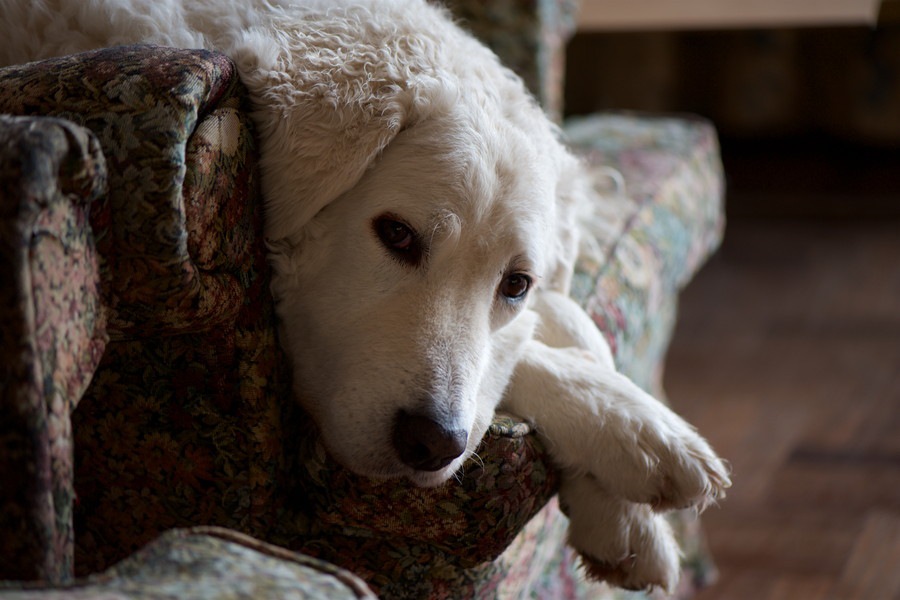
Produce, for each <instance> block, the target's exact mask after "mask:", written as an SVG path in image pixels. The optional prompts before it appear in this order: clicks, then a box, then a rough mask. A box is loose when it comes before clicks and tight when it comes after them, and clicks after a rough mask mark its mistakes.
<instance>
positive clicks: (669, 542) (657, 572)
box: [559, 475, 680, 592]
mask: <svg viewBox="0 0 900 600" xmlns="http://www.w3.org/2000/svg"><path fill="white" fill-rule="evenodd" d="M559 496H560V504H561V506H562V507H563V510H564V511H565V513H566V514H567V515H568V517H569V521H570V525H569V540H568V541H569V544H570V545H571V546H572V547H573V548H574V549H575V550H576V551H578V553H579V554H580V555H581V560H582V564H583V566H584V568H585V571H586V573H587V575H588V576H589V577H590V578H592V579H595V580H597V581H605V582H607V583H609V584H610V585H614V586H616V587H621V588H624V589H628V590H644V589H649V588H652V587H660V588H662V589H663V590H665V591H666V592H672V591H673V590H674V589H675V587H676V586H677V584H678V578H679V575H680V562H679V550H678V544H677V543H676V541H675V536H674V534H673V532H672V528H671V527H670V526H669V524H668V522H666V520H665V519H664V518H663V517H662V516H661V515H658V514H655V513H654V512H653V511H652V510H651V509H650V508H649V507H648V506H646V505H639V504H634V503H632V502H628V501H626V500H622V499H620V498H615V497H613V496H610V495H609V494H607V493H606V492H605V490H604V489H603V488H601V487H600V486H599V485H598V483H597V482H596V480H594V478H593V477H591V476H590V475H580V476H579V475H574V476H573V475H569V476H567V477H566V478H565V479H564V481H563V485H562V488H561V490H560V494H559Z"/></svg>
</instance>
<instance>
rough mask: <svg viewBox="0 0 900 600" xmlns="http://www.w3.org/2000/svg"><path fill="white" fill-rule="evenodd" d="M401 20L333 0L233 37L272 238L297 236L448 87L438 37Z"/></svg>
mask: <svg viewBox="0 0 900 600" xmlns="http://www.w3.org/2000/svg"><path fill="white" fill-rule="evenodd" d="M399 19H400V20H402V17H399ZM382 21H383V20H382ZM398 25H399V23H387V24H385V23H383V22H382V23H381V25H380V27H381V29H379V24H378V23H376V22H374V21H373V19H372V18H371V15H368V13H366V14H352V13H347V12H345V11H338V10H337V9H335V10H329V11H326V12H325V13H324V14H322V15H308V16H307V18H304V19H303V20H302V21H298V22H280V23H278V24H277V26H276V27H275V28H274V30H273V29H270V30H265V31H262V30H257V31H250V32H248V33H246V34H244V36H243V39H241V40H240V41H238V42H237V43H236V44H235V49H234V51H233V52H232V56H233V58H234V59H235V61H236V63H237V65H238V69H239V71H240V72H241V79H242V81H243V82H244V83H245V85H247V87H248V88H249V89H250V91H251V94H252V97H253V100H254V102H255V107H254V111H255V112H254V114H255V121H256V124H257V126H258V134H259V137H260V144H261V155H262V157H261V167H262V171H263V193H264V196H265V199H266V237H267V238H268V239H269V240H270V241H282V240H286V241H288V243H290V242H292V241H294V240H296V239H297V238H298V237H299V236H300V235H301V232H302V230H303V228H304V226H305V225H306V224H307V223H308V222H309V221H310V220H311V219H312V218H313V217H314V216H315V215H316V213H318V212H319V211H320V210H321V209H322V208H324V207H325V206H326V205H327V204H328V203H329V202H331V201H332V200H334V199H335V198H337V197H338V196H340V195H341V194H343V193H344V192H346V191H347V190H348V189H350V188H351V187H352V186H353V185H354V184H356V182H357V181H359V179H360V177H361V176H362V175H363V173H364V172H365V170H366V168H367V167H368V166H369V165H371V164H372V162H373V161H374V160H375V159H376V158H377V156H378V155H379V153H380V152H381V151H382V150H384V148H385V147H386V146H387V145H388V144H389V143H390V142H391V140H393V139H394V137H395V136H396V135H397V134H398V133H399V132H400V131H402V130H403V129H404V128H406V127H409V126H411V125H412V124H414V123H415V122H416V121H417V120H419V119H421V118H424V116H425V115H427V114H428V113H430V112H431V111H432V110H434V108H435V106H436V105H438V104H441V103H442V102H443V101H445V100H446V99H447V98H446V97H447V95H448V92H449V93H450V95H452V94H453V93H454V92H453V89H452V88H453V86H452V83H449V82H448V81H447V80H446V78H444V77H442V76H441V75H440V74H439V73H437V72H436V70H435V67H434V56H435V54H436V53H437V51H436V48H434V47H433V46H435V45H436V44H435V41H434V40H430V39H427V38H421V37H415V38H413V37H407V36H397V34H396V31H395V30H396V28H397V26H398ZM360 40H362V41H360ZM442 98H444V100H442ZM451 101H452V100H451Z"/></svg>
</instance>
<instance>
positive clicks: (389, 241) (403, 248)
mask: <svg viewBox="0 0 900 600" xmlns="http://www.w3.org/2000/svg"><path fill="white" fill-rule="evenodd" d="M374 228H375V233H376V234H377V235H378V239H379V240H381V243H382V244H384V247H385V248H387V249H388V250H390V251H391V254H393V255H394V256H395V257H397V258H399V259H400V260H402V261H403V262H406V263H409V264H411V265H416V264H418V263H419V260H420V259H421V257H422V251H421V247H420V245H419V241H418V239H417V237H416V234H415V232H414V231H413V230H412V229H410V227H409V226H408V225H406V224H405V223H403V222H401V221H397V220H396V219H392V218H390V217H388V216H383V217H378V218H377V219H375V222H374Z"/></svg>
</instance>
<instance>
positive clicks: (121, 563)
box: [0, 3, 723, 598]
mask: <svg viewBox="0 0 900 600" xmlns="http://www.w3.org/2000/svg"><path fill="white" fill-rule="evenodd" d="M477 5H478V3H475V4H473V6H477ZM510 10H512V9H510ZM515 10H518V8H515ZM501 12H502V11H501ZM532 12H533V11H532ZM495 16H496V15H495ZM492 18H493V17H492ZM523 22H528V23H530V24H532V25H533V23H534V22H535V21H528V20H526V21H523ZM554 23H555V22H554ZM532 25H529V27H532ZM555 26H556V25H554V27H555ZM506 31H507V34H509V32H510V31H513V33H515V30H510V29H508V28H507V29H506ZM557 31H561V30H559V29H557ZM522 35H525V34H522ZM529 35H530V34H529ZM545 37H546V36H545ZM550 37H551V38H552V36H550ZM563 37H564V36H563V35H562V34H559V39H562V38H563ZM542 39H544V38H542ZM553 39H556V38H553ZM535 73H536V75H535V79H534V80H535V81H537V82H538V83H537V84H535V85H537V86H542V85H551V84H550V83H548V82H552V81H554V77H555V76H554V75H552V74H548V73H547V72H546V70H545V71H540V70H538V71H535ZM542 73H543V74H542ZM551 87H552V85H551ZM0 114H3V115H4V116H2V117H0V232H2V234H0V281H3V282H5V283H4V285H3V286H2V288H0V289H2V291H0V293H2V294H3V295H4V303H3V305H2V311H3V312H2V314H0V335H2V346H0V369H2V370H0V373H2V383H3V385H2V403H0V555H2V556H3V557H4V560H3V561H2V562H0V580H6V582H5V583H0V595H3V596H4V597H6V596H9V597H15V598H19V597H21V598H31V597H54V596H55V595H59V596H61V597H62V596H65V597H85V598H89V597H90V598H94V597H101V596H105V595H109V594H117V595H118V596H117V597H141V598H163V597H179V598H186V597H217V598H218V597H247V598H251V597H282V596H283V597H301V598H318V597H322V598H326V597H327V598H338V597H347V598H357V597H373V596H374V595H375V594H377V595H378V596H379V597H382V598H425V597H430V598H475V597H480V598H485V597H504V598H527V597H537V598H554V597H555V598H575V597H584V598H587V597H591V598H593V597H614V595H615V594H617V593H618V592H616V591H614V590H610V589H608V588H605V587H604V586H602V585H599V584H596V583H592V582H588V581H586V580H585V579H584V577H583V575H582V574H581V572H580V570H579V568H578V564H577V558H576V557H575V556H573V554H572V552H571V551H569V550H568V549H567V548H566V547H565V545H564V539H565V527H566V520H565V517H564V515H563V514H562V513H561V512H560V509H559V507H558V505H557V502H556V499H555V492H556V489H557V486H558V483H559V477H558V473H557V471H556V469H555V467H554V466H553V464H552V462H551V461H550V459H549V457H548V456H547V453H546V452H545V450H544V448H543V447H542V445H541V443H540V441H539V440H538V438H537V437H536V436H535V435H534V433H533V431H532V430H531V428H530V426H529V424H528V423H524V422H522V421H520V420H518V419H516V418H515V417H514V416H512V415H503V414H501V415H498V416H497V418H496V419H495V421H494V423H493V424H492V426H491V428H490V430H489V432H488V434H487V435H486V437H485V440H484V442H483V444H482V446H481V448H480V449H479V452H478V454H479V456H480V457H481V459H482V461H480V462H477V463H476V462H470V463H469V464H467V465H465V467H464V469H463V471H462V473H461V476H460V477H459V478H458V480H453V481H451V482H449V483H448V484H447V485H445V486H442V487H439V488H435V489H420V488H415V487H412V486H410V485H407V484H405V483H403V482H397V481H389V482H377V481H370V480H366V479H363V478H361V477H358V476H356V475H354V474H352V473H350V472H348V471H346V470H345V469H343V468H342V467H340V465H338V464H336V463H335V462H333V461H332V459H331V458H330V457H329V456H328V454H327V452H326V451H325V450H324V448H323V447H322V445H321V443H320V442H319V441H318V434H317V432H316V428H315V425H314V423H312V422H311V421H310V419H309V418H308V417H307V416H306V415H305V414H304V413H303V412H302V410H301V409H300V408H299V406H298V404H297V403H296V402H295V401H294V399H293V398H292V396H291V392H290V389H291V386H290V372H289V369H288V368H287V366H286V365H287V363H286V361H285V359H284V356H283V355H282V353H281V350H280V348H279V345H278V340H277V333H276V331H277V327H276V323H275V317H274V311H273V301H272V298H271V295H270V293H269V289H268V284H269V268H268V265H267V264H266V257H265V246H264V243H263V237H262V212H261V198H260V192H259V172H258V168H257V164H256V163H257V150H256V140H255V137H254V131H253V124H252V122H251V120H250V118H249V114H250V111H249V104H248V99H247V96H246V91H245V90H244V88H243V86H242V85H241V83H240V81H239V80H238V78H237V75H236V73H235V68H234V65H233V64H232V63H231V61H230V60H229V59H228V58H227V57H224V56H222V55H219V54H216V53H213V52H207V51H202V50H175V49H171V48H159V47H152V46H130V47H119V48H112V49H106V50H100V51H95V52H89V53H85V54H81V55H73V56H67V57H62V58H58V59H51V60H48V61H42V62H38V63H32V64H28V65H23V66H18V67H8V68H6V69H3V70H0ZM566 130H567V132H568V134H569V136H570V138H571V139H572V140H573V145H574V147H576V148H577V150H578V151H579V152H581V153H583V154H584V156H585V160H586V161H588V162H589V164H591V165H594V166H595V173H596V179H597V189H598V192H599V193H602V194H603V195H604V197H605V198H606V200H605V201H604V202H603V203H602V207H603V211H602V214H601V215H600V216H601V218H599V219H598V221H597V223H596V224H595V226H594V227H592V232H593V240H594V243H595V244H596V245H597V246H598V248H599V250H600V254H599V255H600V256H603V257H604V258H603V260H597V259H596V258H594V259H588V258H585V259H584V260H582V261H580V263H579V265H578V269H577V272H576V276H575V285H574V289H573V295H574V296H575V297H576V299H577V300H578V301H579V302H580V303H581V304H582V305H583V306H585V307H586V309H587V310H588V311H589V313H590V314H591V316H592V317H593V318H594V320H595V322H596V323H597V325H598V327H600V328H601V330H602V331H603V333H604V334H605V335H606V336H607V338H608V340H609V341H610V344H611V346H612V348H613V351H614V354H615V357H616V361H617V364H618V367H619V368H620V369H621V370H622V371H623V372H625V373H626V374H628V375H629V376H630V377H632V378H633V379H634V380H635V382H636V383H638V384H639V385H642V386H644V387H645V388H646V389H648V390H651V391H652V392H653V393H655V394H656V395H657V396H658V397H662V396H663V392H662V389H661V385H660V381H661V368H662V365H663V358H664V354H665V349H666V346H667V343H668V340H669V338H670V336H671V331H672V327H673V324H674V319H675V310H676V303H677V294H678V290H679V289H680V288H681V287H683V286H684V285H685V284H686V283H687V281H688V280H689V279H690V277H691V275H692V274H693V273H694V272H695V271H696V270H697V269H698V268H699V266H700V265H701V264H702V262H703V260H704V259H705V257H707V256H708V255H709V254H710V253H711V252H712V251H713V250H714V249H715V247H716V246H717V244H718V243H719V240H720V238H721V235H722V226H723V217H722V173H721V165H720V163H719V158H718V149H717V145H716V137H715V132H714V130H713V128H712V127H711V126H710V125H709V124H708V123H706V122H703V121H701V120H698V119H689V118H674V117H648V116H638V115H628V114H606V115H597V116H593V117H590V118H587V119H581V120H578V121H573V122H571V123H569V124H567V125H566ZM597 255H598V254H597V253H591V255H590V256H594V257H596V256H597ZM672 521H673V523H674V524H675V526H676V529H677V530H678V532H679V536H680V537H681V540H682V544H683V547H684V548H685V561H684V567H685V574H686V575H685V576H684V577H683V578H682V588H683V589H681V590H679V594H680V595H688V594H689V593H690V591H691V590H692V589H694V588H695V587H696V586H699V585H702V584H703V583H704V582H705V581H707V580H708V578H709V577H710V576H711V575H712V573H713V572H714V571H713V568H712V563H711V562H710V559H709V557H708V555H707V554H706V552H705V548H704V546H703V540H702V534H701V532H700V528H699V524H698V522H697V520H696V519H695V518H694V517H693V516H692V515H689V514H681V513H676V514H673V515H672Z"/></svg>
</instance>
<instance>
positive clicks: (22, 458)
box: [0, 116, 106, 581]
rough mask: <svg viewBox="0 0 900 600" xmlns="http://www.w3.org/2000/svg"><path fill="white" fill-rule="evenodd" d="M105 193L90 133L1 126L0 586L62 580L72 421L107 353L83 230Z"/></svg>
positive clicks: (7, 121) (11, 120)
mask: <svg viewBox="0 0 900 600" xmlns="http://www.w3.org/2000/svg"><path fill="white" fill-rule="evenodd" d="M48 184H49V185H48ZM105 186H106V169H105V163H104V159H103V154H102V153H101V151H100V147H99V145H98V144H97V140H96V138H95V137H94V136H93V135H91V134H90V132H88V131H87V130H85V129H83V128H81V127H78V126H76V125H73V124H72V123H69V122H67V121H62V120H59V119H48V118H41V119H31V118H23V117H7V116H0V190H3V193H2V194H0V282H2V284H0V297H2V302H0V311H2V312H0V532H2V534H0V556H2V557H3V559H2V560H0V579H6V578H13V577H15V578H26V579H35V578H39V579H45V580H48V581H62V580H64V579H66V578H67V577H68V576H69V575H70V573H71V569H72V501H73V495H74V494H73V488H72V479H73V467H72V445H71V423H70V419H69V417H70V413H71V411H72V410H74V408H75V407H76V406H77V404H78V402H79V400H80V398H81V396H82V394H83V393H84V390H85V388H86V387H87V384H88V381H89V380H90V376H91V374H92V373H93V372H94V369H95V368H96V366H97V363H98V362H99V360H100V355H101V354H102V352H103V349H104V345H105V342H106V333H105V328H104V315H103V313H102V311H101V309H100V301H99V294H98V286H99V280H100V278H99V273H98V263H97V254H96V251H95V249H94V240H93V236H92V235H91V230H90V227H89V226H88V211H89V209H90V205H91V201H92V200H94V199H95V198H97V197H98V196H99V195H100V194H101V193H103V192H104V191H105Z"/></svg>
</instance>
